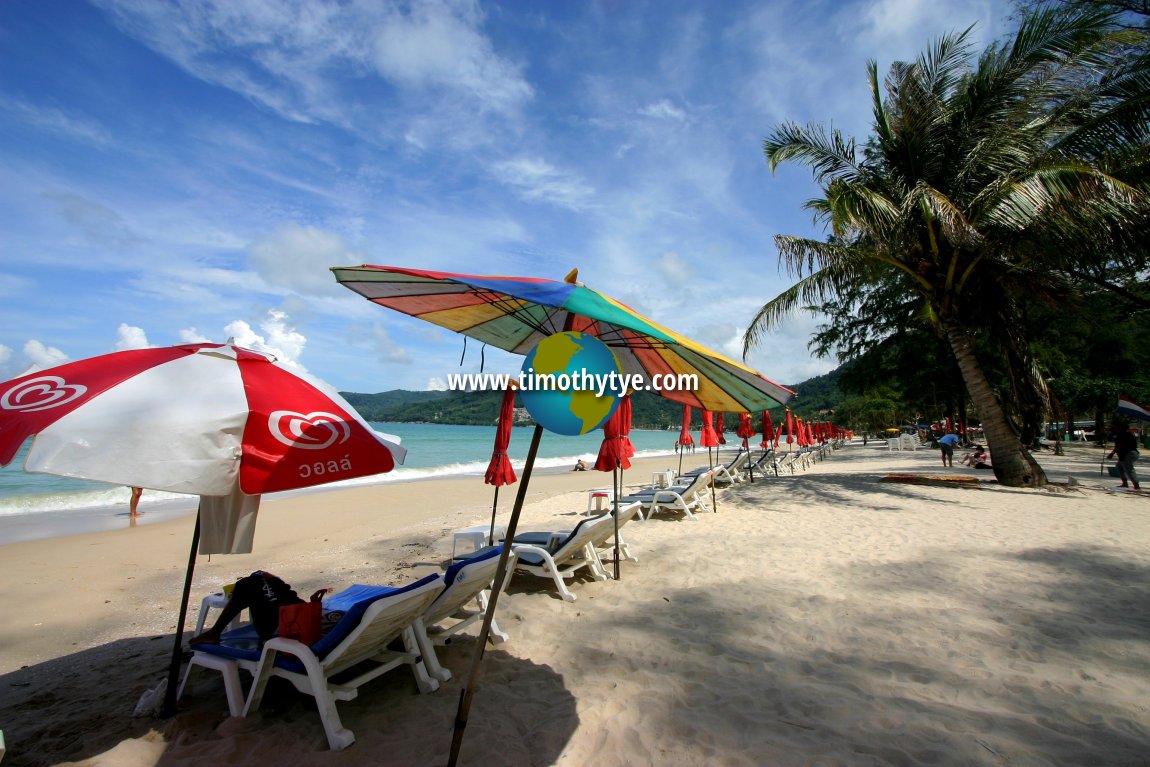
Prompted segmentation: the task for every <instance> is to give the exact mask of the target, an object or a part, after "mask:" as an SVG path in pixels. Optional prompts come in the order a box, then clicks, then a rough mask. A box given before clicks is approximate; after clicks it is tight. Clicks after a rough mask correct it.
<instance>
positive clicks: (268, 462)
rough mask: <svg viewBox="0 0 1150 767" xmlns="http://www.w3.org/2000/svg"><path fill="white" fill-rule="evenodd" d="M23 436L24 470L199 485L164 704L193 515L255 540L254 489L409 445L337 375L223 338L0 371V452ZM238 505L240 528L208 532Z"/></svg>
mask: <svg viewBox="0 0 1150 767" xmlns="http://www.w3.org/2000/svg"><path fill="white" fill-rule="evenodd" d="M28 437H33V439H32V444H31V446H30V448H29V450H28V454H27V456H26V458H25V461H24V469H25V470H26V471H29V472H39V473H45V474H55V475H58V476H65V477H75V478H78V479H88V480H97V481H101V482H111V483H114V484H119V485H126V486H129V487H141V488H146V489H151V490H166V491H170V492H175V493H188V494H192V495H199V496H200V507H199V510H198V512H197V514H196V524H195V528H194V531H193V533H192V545H191V552H190V553H189V555H188V567H187V573H186V576H185V579H184V588H183V594H182V599H181V602H180V611H179V618H178V620H177V625H176V635H175V641H174V646H173V649H172V663H171V667H170V669H169V675H168V687H167V697H166V698H165V706H164V708H165V712H166V713H172V712H174V710H175V694H176V680H177V679H178V678H179V667H180V662H181V660H182V651H181V647H180V645H181V642H182V636H183V630H184V621H185V619H186V617H187V607H188V598H189V595H190V592H191V584H192V574H193V571H194V568H195V560H196V551H197V547H198V546H199V544H200V538H201V525H202V526H204V528H205V529H206V533H207V534H206V536H205V537H211V538H215V537H220V538H222V539H223V540H224V541H225V543H224V545H225V546H230V550H232V551H244V550H250V548H251V537H250V536H251V534H252V533H253V532H254V511H255V509H256V508H258V501H259V498H258V496H259V495H260V494H262V493H270V492H276V491H280V490H293V489H298V488H304V487H312V486H315V485H322V484H326V483H328V482H335V481H337V480H344V479H352V478H354V477H363V476H368V475H372V474H380V473H383V472H387V471H391V469H392V468H394V466H395V464H396V463H397V462H399V463H402V462H403V458H404V454H405V451H404V449H403V448H402V447H400V446H399V441H398V438H394V437H391V438H389V437H387V436H386V435H381V434H379V433H378V432H376V431H374V430H373V429H372V428H371V427H370V426H369V425H368V424H367V422H366V421H364V420H363V418H362V417H360V416H359V414H358V413H356V412H355V410H354V409H353V408H352V407H351V405H349V404H348V403H347V402H346V401H345V400H344V399H343V397H341V396H340V395H339V393H338V392H336V391H335V389H333V388H331V387H330V386H328V385H327V384H325V383H323V382H322V381H320V380H318V379H316V378H313V377H312V376H310V375H308V374H306V373H303V372H302V371H298V370H292V369H290V368H288V367H287V366H286V365H284V364H283V363H280V362H278V361H277V360H276V358H275V357H274V356H272V355H270V354H264V353H263V352H257V351H252V350H250V349H244V348H241V347H238V346H235V345H233V344H230V343H229V344H210V343H198V344H185V345H182V346H173V347H163V348H154V349H134V350H128V351H120V352H114V353H112V354H105V355H102V356H99V357H92V358H90V359H84V360H79V361H76V362H70V363H67V364H65V365H60V366H57V367H54V368H49V369H47V370H42V371H38V372H36V373H32V374H30V375H26V376H23V377H20V378H16V379H13V380H11V381H7V382H5V383H3V384H0V465H7V464H8V463H9V462H11V460H12V458H13V457H14V456H15V454H16V451H17V450H18V449H19V448H20V446H21V444H22V443H23V442H24V441H25V440H26V439H27V438H28ZM237 509H239V510H240V513H241V514H246V516H245V517H244V518H243V519H241V520H240V523H241V525H242V527H241V529H240V530H238V531H237V530H235V529H232V530H230V531H223V532H222V533H221V534H220V535H219V536H217V535H214V533H216V532H218V528H219V526H220V525H221V524H223V523H224V521H223V519H221V517H226V516H228V514H229V513H231V512H235V511H236V510H237ZM233 521H234V520H233ZM229 542H230V543H229ZM218 550H219V549H217V551H218ZM223 550H228V549H227V548H225V549H223ZM203 553H208V552H206V551H205V552H203Z"/></svg>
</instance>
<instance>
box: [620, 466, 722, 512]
mask: <svg viewBox="0 0 1150 767" xmlns="http://www.w3.org/2000/svg"><path fill="white" fill-rule="evenodd" d="M711 476H712V473H711V472H710V471H704V472H703V473H702V474H700V475H698V476H697V477H695V478H694V479H693V480H692V481H691V482H690V484H687V485H675V486H674V487H663V488H657V489H649V490H639V491H637V492H634V493H631V494H630V495H628V496H627V497H625V498H620V499H619V501H620V503H634V502H636V501H638V502H639V503H640V504H641V505H642V506H643V512H644V519H650V518H651V515H652V514H655V513H656V512H659V511H681V512H683V514H685V515H686V516H687V518H688V519H691V520H695V521H698V517H696V516H695V515H694V513H693V512H695V511H710V510H711V507H710V506H708V505H707V501H706V498H705V495H706V490H707V488H709V487H710V486H711Z"/></svg>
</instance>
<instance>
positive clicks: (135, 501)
mask: <svg viewBox="0 0 1150 767" xmlns="http://www.w3.org/2000/svg"><path fill="white" fill-rule="evenodd" d="M143 494H144V488H142V487H133V488H132V500H130V501H128V519H132V520H134V519H135V518H136V517H138V516H140V513H141V512H140V511H139V506H140V496H141V495H143Z"/></svg>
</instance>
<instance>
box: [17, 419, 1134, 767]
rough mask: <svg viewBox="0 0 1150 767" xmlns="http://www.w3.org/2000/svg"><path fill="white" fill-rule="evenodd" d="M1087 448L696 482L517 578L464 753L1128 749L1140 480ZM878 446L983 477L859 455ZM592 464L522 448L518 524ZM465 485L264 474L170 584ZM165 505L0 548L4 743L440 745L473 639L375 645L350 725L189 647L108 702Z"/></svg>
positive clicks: (446, 532) (161, 555)
mask: <svg viewBox="0 0 1150 767" xmlns="http://www.w3.org/2000/svg"><path fill="white" fill-rule="evenodd" d="M1101 455H1102V451H1101V450H1100V449H1099V448H1095V447H1088V446H1085V445H1071V446H1069V447H1068V451H1067V455H1066V456H1065V457H1055V456H1053V455H1051V454H1049V453H1044V454H1043V455H1042V456H1040V460H1041V461H1042V463H1043V465H1044V466H1045V467H1046V468H1047V470H1048V473H1049V477H1050V479H1051V480H1052V481H1053V482H1056V483H1062V484H1060V485H1054V486H1052V487H1050V488H1049V489H1044V490H1017V489H1010V488H1003V487H999V486H997V485H996V484H994V483H993V481H992V480H993V478H992V475H991V474H990V472H975V471H974V470H971V469H967V468H954V469H948V470H943V469H942V468H941V466H940V465H939V459H938V453H937V451H932V450H918V451H914V452H888V451H887V450H886V449H885V447H879V446H878V445H877V444H876V443H874V442H872V443H870V445H868V446H866V447H864V446H863V445H862V444H861V441H855V442H854V443H853V444H851V445H848V446H846V447H844V448H842V449H840V450H837V451H835V452H834V453H833V454H832V455H831V456H830V457H829V458H827V459H826V460H825V461H823V462H820V463H817V464H816V465H814V466H813V467H811V468H809V469H807V470H805V471H803V470H800V471H798V472H797V473H796V474H794V475H790V474H787V475H784V476H781V477H777V478H776V477H770V478H768V479H766V480H762V479H760V480H759V481H756V482H755V483H754V484H741V485H738V486H736V487H734V488H731V489H728V490H723V491H720V495H719V507H718V510H717V513H714V514H708V515H703V516H701V517H700V519H699V520H698V521H695V522H693V521H689V520H682V519H679V518H674V517H671V516H658V517H655V518H654V519H652V520H649V521H646V522H635V523H632V524H630V525H628V526H627V527H626V528H625V537H626V539H627V541H628V542H629V544H630V546H631V548H632V549H633V550H634V552H635V553H636V554H637V555H638V556H639V559H640V562H639V563H637V564H636V563H631V562H624V563H623V567H622V579H621V580H620V581H607V582H598V581H593V580H591V579H590V578H589V577H586V578H581V579H577V580H576V582H575V583H574V584H573V585H572V590H573V591H574V592H575V593H576V594H577V595H578V599H577V601H576V602H574V603H568V602H564V601H562V600H560V599H559V598H558V596H557V594H556V592H555V589H554V587H553V586H552V585H551V583H550V581H549V580H544V579H539V578H533V577H529V576H523V575H518V576H516V577H515V579H514V580H513V581H512V583H511V586H510V589H509V591H508V592H507V593H506V594H504V595H503V596H502V597H501V599H500V603H499V611H498V615H497V619H498V621H499V623H500V624H501V625H502V627H503V628H504V629H505V630H506V631H507V632H508V633H509V634H510V637H511V639H510V641H509V642H507V643H505V644H502V645H499V646H497V647H493V648H489V650H488V652H487V655H486V658H485V661H484V671H483V677H482V681H481V687H480V689H479V692H478V695H477V697H476V700H475V705H474V707H473V708H472V711H471V717H470V723H469V726H468V729H467V738H466V740H465V742H464V747H463V751H462V758H461V763H462V764H467V765H513V766H518V765H552V764H554V765H564V766H567V767H582V765H589V764H597V765H748V766H751V765H754V766H759V765H904V764H916V765H917V764H921V765H1051V766H1054V765H1058V766H1063V765H1145V764H1147V760H1148V756H1147V755H1148V754H1150V497H1147V496H1146V495H1136V494H1133V493H1119V492H1115V491H1114V486H1115V485H1116V484H1117V483H1116V481H1115V480H1113V479H1111V478H1110V477H1108V476H1100V472H1099V461H1100V459H1101ZM694 459H695V460H694V464H695V465H697V464H698V463H699V462H702V461H705V460H706V455H705V453H697V454H695V456H694ZM670 460H672V459H651V460H646V461H643V462H641V463H640V464H639V465H638V466H637V467H636V468H635V469H633V470H632V471H630V472H628V473H627V475H626V477H625V481H626V482H627V483H628V484H643V483H647V482H649V480H650V475H651V473H652V471H655V470H658V469H663V468H666V467H667V465H670V464H669V461H670ZM892 473H912V474H932V475H942V474H945V475H954V476H977V477H978V478H979V479H980V480H982V481H981V482H980V484H979V486H978V487H977V488H965V487H956V486H926V485H912V484H900V483H888V482H880V481H879V480H880V479H881V478H882V477H883V476H885V475H888V474H892ZM606 477H607V475H603V474H598V473H561V474H557V473H552V474H537V475H536V476H535V477H534V478H533V480H532V483H531V485H530V489H529V492H528V496H527V504H526V506H525V509H524V512H523V518H522V521H521V523H520V530H521V531H523V530H546V529H558V528H570V527H571V526H573V525H574V524H575V523H576V522H577V521H578V519H579V518H580V516H579V515H580V512H582V511H583V510H584V509H585V507H586V497H587V495H586V491H587V490H588V489H589V488H592V487H602V486H606V485H607V484H608V483H609V480H608V479H607V478H606ZM1071 477H1072V478H1073V479H1074V481H1075V482H1074V484H1075V486H1073V487H1067V486H1066V482H1067V479H1068V478H1071ZM517 488H518V485H516V486H512V487H511V488H504V489H503V490H502V492H501V504H500V505H501V509H500V519H501V520H506V518H507V515H508V512H509V510H510V506H511V501H512V498H513V495H514V492H515V490H516V489H517ZM491 492H492V489H491V488H489V487H487V486H485V485H483V484H482V481H481V480H480V479H478V478H466V479H451V480H434V481H426V482H413V483H406V484H390V485H384V486H375V487H365V488H357V489H353V490H340V491H336V492H326V493H315V494H309V495H303V496H297V497H292V498H286V499H275V498H271V497H269V498H267V499H265V501H264V506H263V509H262V510H261V513H260V522H259V528H258V530H257V533H256V542H255V550H254V552H253V553H252V554H249V555H242V556H214V557H211V559H210V561H208V558H206V557H201V558H200V559H199V562H198V564H197V570H196V579H195V586H194V589H193V594H194V595H203V594H205V593H208V592H210V591H214V590H216V589H218V588H219V586H220V585H221V584H223V583H224V582H227V581H230V580H233V579H234V578H236V577H238V576H240V575H243V574H246V573H248V572H250V571H252V570H254V569H257V568H264V569H267V570H270V571H272V572H275V573H277V574H279V575H281V576H283V577H284V578H285V579H286V580H288V581H289V582H291V583H292V585H293V586H295V588H296V589H297V591H300V592H301V593H307V592H310V591H311V590H313V589H315V588H319V587H323V586H337V587H338V586H342V585H347V584H350V583H353V582H359V583H391V584H401V583H407V582H410V581H411V580H414V579H415V578H416V577H418V576H420V575H422V574H425V573H428V572H432V571H433V570H434V569H435V568H438V567H440V566H441V565H442V564H443V563H444V561H445V560H447V559H448V558H449V557H450V554H451V532H452V531H453V530H455V529H458V528H462V527H467V526H469V525H473V524H479V523H482V522H484V521H486V520H487V519H488V518H489V513H490V501H491ZM191 530H192V520H191V518H190V517H182V518H179V519H174V520H170V521H164V522H160V523H157V524H148V525H140V526H138V527H136V528H133V529H126V528H125V529H121V530H115V531H108V532H97V533H91V534H86V535H79V536H70V537H64V538H53V539H49V540H40V541H29V542H23V543H14V544H9V545H5V546H2V547H0V552H2V556H0V575H2V578H3V581H2V582H3V583H5V584H6V585H7V588H5V589H4V590H3V593H0V611H2V612H0V614H3V615H4V621H3V628H2V629H0V674H2V676H0V730H3V732H4V737H5V740H6V742H7V749H8V753H7V755H6V756H5V757H4V761H3V764H4V765H5V767H7V766H8V765H9V764H12V765H58V764H73V765H93V766H94V765H116V766H120V765H123V766H124V767H151V766H152V765H168V766H170V765H181V766H182V765H187V766H188V767H191V765H200V764H244V765H256V766H259V765H267V766H268V767H271V766H272V765H282V764H292V765H293V767H307V766H309V765H335V764H338V765H352V766H356V767H357V766H359V765H364V766H365V767H366V765H416V764H418V765H434V764H444V763H445V762H446V759H447V754H448V751H449V747H450V741H451V731H452V723H453V719H454V717H455V712H456V706H457V703H458V700H459V691H460V689H461V685H462V680H463V679H464V678H465V677H466V673H467V670H468V667H469V663H470V659H471V656H472V651H473V650H474V640H473V638H472V637H464V638H462V639H460V640H458V641H456V642H454V643H452V644H450V645H448V646H447V647H446V648H444V649H443V652H442V653H441V654H440V658H441V661H442V662H443V663H444V665H445V666H446V667H447V668H448V669H450V670H451V671H452V673H453V675H454V678H453V679H452V680H451V681H449V682H447V683H445V684H444V685H443V686H442V688H441V689H440V690H439V691H437V692H435V693H432V694H428V695H420V694H419V693H418V692H417V691H416V687H415V683H414V681H413V680H412V677H411V674H410V673H408V672H407V671H406V670H405V669H399V670H397V671H395V672H392V673H390V674H388V675H386V676H384V677H382V678H381V679H379V680H377V681H376V682H374V683H372V684H370V685H368V686H366V687H364V688H363V689H362V690H361V692H360V695H359V697H358V698H357V699H355V700H353V701H348V702H345V703H340V704H339V710H340V713H341V717H342V718H343V722H344V724H345V726H347V727H348V728H350V729H351V730H353V731H354V732H355V733H356V737H357V741H356V743H355V744H354V745H352V746H351V747H350V748H348V749H346V750H344V751H341V752H332V751H329V750H328V748H327V743H326V740H325V738H324V734H323V730H322V727H321V725H320V721H319V717H318V715H317V714H316V712H315V708H314V706H313V705H312V704H311V702H310V699H306V698H300V699H292V698H289V699H287V700H284V701H281V704H280V705H278V706H277V705H271V706H268V707H266V708H265V709H263V710H261V712H260V713H258V714H256V715H254V716H250V717H248V718H246V719H238V718H237V719H233V718H229V717H228V716H227V708H226V702H225V700H224V694H223V687H222V684H220V682H219V680H218V679H216V678H213V676H215V675H212V674H204V675H202V677H201V681H200V682H198V683H197V684H196V685H195V686H194V688H193V689H192V690H191V694H190V695H188V696H185V698H184V699H183V700H182V701H181V704H180V712H179V713H178V715H177V716H175V717H174V718H171V719H167V720H159V719H153V718H133V717H132V710H133V708H134V707H135V705H136V701H137V700H138V699H139V697H140V695H141V694H142V693H143V692H145V691H146V690H147V689H148V688H149V687H152V686H154V685H155V684H156V683H157V682H159V680H160V679H161V678H162V677H163V676H164V670H165V667H166V662H167V658H168V655H169V653H170V647H171V642H170V639H171V637H170V634H169V633H168V632H169V631H170V630H172V628H173V627H174V625H175V617H176V615H175V613H176V608H177V606H178V600H179V589H180V584H181V583H182V579H183V572H184V567H185V565H186V560H187V553H188V552H187V549H188V543H189V541H190V537H191ZM196 601H198V599H197V598H194V599H193V602H196ZM189 620H190V621H193V620H194V611H193V615H192V616H191V617H190V619H189ZM473 633H474V632H473ZM472 636H473V635H472Z"/></svg>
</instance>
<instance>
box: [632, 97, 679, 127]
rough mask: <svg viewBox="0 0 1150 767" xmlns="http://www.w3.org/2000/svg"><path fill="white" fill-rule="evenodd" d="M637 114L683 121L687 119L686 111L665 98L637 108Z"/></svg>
mask: <svg viewBox="0 0 1150 767" xmlns="http://www.w3.org/2000/svg"><path fill="white" fill-rule="evenodd" d="M639 114H641V115H644V116H645V117H654V118H656V119H659V120H675V121H677V122H684V121H685V120H686V119H687V113H686V112H684V111H683V110H682V109H680V108H679V107H677V106H675V105H674V104H672V103H671V102H670V101H669V100H667V99H660V100H659V101H656V102H654V103H653V104H648V105H647V106H645V107H643V108H642V109H640V110H639Z"/></svg>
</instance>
